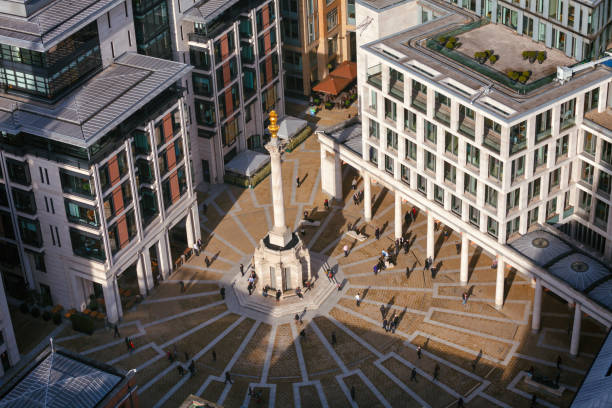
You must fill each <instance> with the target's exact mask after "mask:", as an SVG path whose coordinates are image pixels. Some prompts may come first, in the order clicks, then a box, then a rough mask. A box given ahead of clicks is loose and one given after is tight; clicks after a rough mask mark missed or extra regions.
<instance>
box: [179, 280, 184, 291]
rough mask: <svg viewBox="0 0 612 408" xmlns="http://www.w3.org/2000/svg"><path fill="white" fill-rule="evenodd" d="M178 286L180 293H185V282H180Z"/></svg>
mask: <svg viewBox="0 0 612 408" xmlns="http://www.w3.org/2000/svg"><path fill="white" fill-rule="evenodd" d="M179 286H180V287H181V293H184V292H185V282H183V281H180V282H179Z"/></svg>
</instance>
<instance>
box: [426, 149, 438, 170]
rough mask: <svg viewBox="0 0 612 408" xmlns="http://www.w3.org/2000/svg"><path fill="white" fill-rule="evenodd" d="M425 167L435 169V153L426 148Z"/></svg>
mask: <svg viewBox="0 0 612 408" xmlns="http://www.w3.org/2000/svg"><path fill="white" fill-rule="evenodd" d="M425 167H426V168H427V170H431V171H433V172H435V171H436V155H435V154H434V153H432V152H430V151H428V150H426V151H425Z"/></svg>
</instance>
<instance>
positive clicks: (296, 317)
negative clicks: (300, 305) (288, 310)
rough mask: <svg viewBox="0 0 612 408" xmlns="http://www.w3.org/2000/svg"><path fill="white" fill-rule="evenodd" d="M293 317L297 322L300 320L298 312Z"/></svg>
mask: <svg viewBox="0 0 612 408" xmlns="http://www.w3.org/2000/svg"><path fill="white" fill-rule="evenodd" d="M293 319H294V320H295V323H296V324H297V322H299V321H300V315H299V314H297V313H296V314H295V316H294V318H293Z"/></svg>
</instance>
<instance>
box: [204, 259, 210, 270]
mask: <svg viewBox="0 0 612 408" xmlns="http://www.w3.org/2000/svg"><path fill="white" fill-rule="evenodd" d="M204 263H205V264H206V267H207V268H208V267H209V266H210V259H208V257H205V258H204Z"/></svg>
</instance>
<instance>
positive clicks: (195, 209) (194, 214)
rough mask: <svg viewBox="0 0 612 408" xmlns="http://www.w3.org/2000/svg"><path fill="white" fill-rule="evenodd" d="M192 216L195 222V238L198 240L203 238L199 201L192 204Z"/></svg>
mask: <svg viewBox="0 0 612 408" xmlns="http://www.w3.org/2000/svg"><path fill="white" fill-rule="evenodd" d="M191 217H192V222H193V239H194V241H197V240H198V239H201V238H202V229H201V228H200V212H199V209H198V202H197V201H196V202H195V203H193V205H192V206H191Z"/></svg>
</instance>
